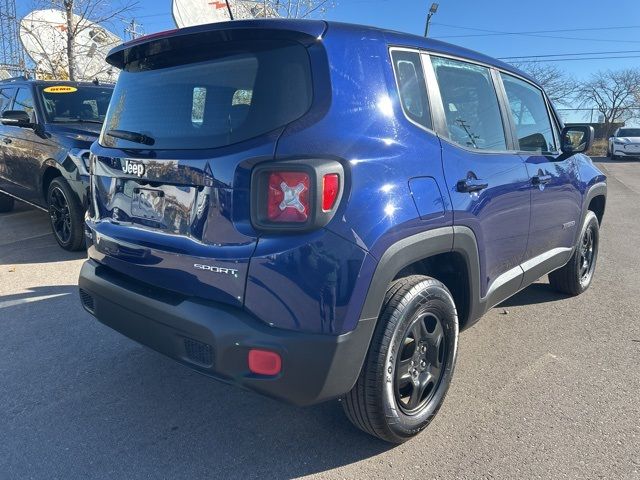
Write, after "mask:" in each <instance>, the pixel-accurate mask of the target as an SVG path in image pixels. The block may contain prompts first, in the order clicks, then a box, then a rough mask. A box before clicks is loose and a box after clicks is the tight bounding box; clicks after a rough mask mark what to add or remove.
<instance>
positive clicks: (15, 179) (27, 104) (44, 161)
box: [0, 77, 113, 250]
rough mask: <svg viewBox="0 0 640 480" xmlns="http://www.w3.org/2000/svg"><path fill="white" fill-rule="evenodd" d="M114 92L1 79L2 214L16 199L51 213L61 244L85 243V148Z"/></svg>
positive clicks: (104, 87) (77, 246)
mask: <svg viewBox="0 0 640 480" xmlns="http://www.w3.org/2000/svg"><path fill="white" fill-rule="evenodd" d="M112 91H113V85H100V84H98V83H89V82H66V81H44V80H28V79H26V78H24V77H18V78H12V79H8V80H3V81H0V213H3V212H9V211H11V210H12V209H13V205H14V198H17V199H18V200H21V201H23V202H26V203H29V204H30V205H33V206H35V207H36V208H39V209H41V210H45V211H47V212H48V213H49V217H50V218H51V229H52V231H53V234H54V237H55V239H56V241H57V242H58V244H59V245H60V246H61V247H62V248H64V249H66V250H79V249H82V248H83V247H84V224H83V221H84V213H85V210H86V206H87V189H88V187H89V172H88V163H89V147H90V146H91V144H92V143H93V142H94V141H95V140H96V139H97V138H98V133H99V132H100V128H101V127H102V121H103V120H104V117H105V114H106V113H107V107H108V106H109V99H110V98H111V93H112Z"/></svg>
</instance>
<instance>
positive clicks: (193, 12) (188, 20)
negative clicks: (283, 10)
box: [172, 0, 279, 28]
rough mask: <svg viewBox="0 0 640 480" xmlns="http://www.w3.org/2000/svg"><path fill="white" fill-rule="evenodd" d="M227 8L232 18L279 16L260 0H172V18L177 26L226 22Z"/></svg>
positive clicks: (227, 19) (228, 17) (229, 18)
mask: <svg viewBox="0 0 640 480" xmlns="http://www.w3.org/2000/svg"><path fill="white" fill-rule="evenodd" d="M229 8H231V12H232V13H233V19H234V20H249V19H252V18H276V17H279V15H278V12H276V11H275V10H274V9H273V8H271V7H270V6H268V5H267V6H266V9H265V5H264V2H261V1H249V0H229V6H228V7H227V2H226V1H225V0H218V1H212V0H173V8H172V13H173V20H174V21H175V22H176V25H177V26H178V28H184V27H191V26H193V25H203V24H205V23H217V22H227V21H229V20H231V17H230V16H229Z"/></svg>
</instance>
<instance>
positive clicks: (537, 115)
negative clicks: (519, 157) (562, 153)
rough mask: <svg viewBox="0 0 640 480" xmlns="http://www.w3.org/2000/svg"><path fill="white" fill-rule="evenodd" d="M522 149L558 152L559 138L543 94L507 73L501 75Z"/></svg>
mask: <svg viewBox="0 0 640 480" xmlns="http://www.w3.org/2000/svg"><path fill="white" fill-rule="evenodd" d="M500 75H501V77H502V83H504V89H505V91H506V93H507V100H508V101H509V107H510V110H511V116H512V117H513V122H514V124H515V127H516V134H517V136H518V143H519V144H520V150H522V151H525V152H538V153H548V152H555V151H556V143H555V137H554V134H553V127H552V123H551V119H550V118H549V111H548V110H547V104H546V102H545V101H544V97H543V95H542V91H541V90H540V89H538V88H536V87H534V86H533V85H531V84H530V83H527V82H525V81H523V80H520V79H518V78H515V77H512V76H511V75H507V74H505V73H501V74H500Z"/></svg>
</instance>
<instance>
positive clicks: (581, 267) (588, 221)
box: [549, 211, 600, 295]
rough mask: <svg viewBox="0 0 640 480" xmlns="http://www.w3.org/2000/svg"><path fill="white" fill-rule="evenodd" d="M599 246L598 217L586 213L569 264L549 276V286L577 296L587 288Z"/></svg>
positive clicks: (591, 278) (591, 277)
mask: <svg viewBox="0 0 640 480" xmlns="http://www.w3.org/2000/svg"><path fill="white" fill-rule="evenodd" d="M599 245H600V224H599V223H598V217H596V214H595V213H593V212H592V211H588V212H587V216H586V218H585V220H584V224H583V226H582V231H581V232H580V237H579V238H578V244H577V245H576V248H575V251H574V252H573V255H572V256H571V259H570V260H569V263H567V264H566V265H565V266H564V267H562V268H559V269H558V270H556V271H554V272H551V273H550V274H549V283H550V284H551V286H552V287H553V288H555V289H556V290H558V291H560V292H562V293H566V294H568V295H579V294H581V293H582V292H584V291H585V290H586V289H587V288H589V285H591V281H592V280H593V274H594V272H595V270H596V261H597V260H598V247H599Z"/></svg>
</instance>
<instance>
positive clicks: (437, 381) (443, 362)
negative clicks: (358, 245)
mask: <svg viewBox="0 0 640 480" xmlns="http://www.w3.org/2000/svg"><path fill="white" fill-rule="evenodd" d="M457 348H458V315H457V312H456V307H455V303H454V301H453V297H452V296H451V293H450V292H449V290H448V289H447V287H446V286H445V285H444V284H442V283H441V282H439V281H438V280H435V279H433V278H430V277H425V276H419V275H413V276H410V277H405V278H402V279H400V280H397V281H396V282H394V283H393V284H392V285H391V286H390V287H389V289H388V291H387V294H386V296H385V300H384V304H383V308H382V313H381V314H380V317H379V319H378V324H377V326H376V330H375V333H374V336H373V339H372V341H371V345H370V347H369V352H368V353H367V358H366V359H365V363H364V365H363V367H362V371H361V372H360V376H359V377H358V380H357V381H356V384H355V386H354V387H353V389H352V390H351V391H350V392H349V393H347V394H346V395H345V397H344V398H343V401H342V405H343V408H344V411H345V413H346V415H347V417H348V418H349V420H351V422H352V423H353V424H354V425H355V426H357V427H358V428H360V429H361V430H363V431H365V432H367V433H369V434H371V435H374V436H376V437H378V438H380V439H382V440H385V441H387V442H392V443H402V442H405V441H407V440H409V439H410V438H412V437H414V436H415V435H417V434H418V433H420V432H421V431H422V430H424V429H425V428H426V427H427V425H429V423H430V422H431V420H432V419H433V417H434V416H435V415H436V413H437V412H438V410H439V409H440V406H441V405H442V403H443V402H444V398H445V396H446V393H447V390H448V389H449V385H450V383H451V378H452V377H453V370H454V366H455V361H456V355H457Z"/></svg>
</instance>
